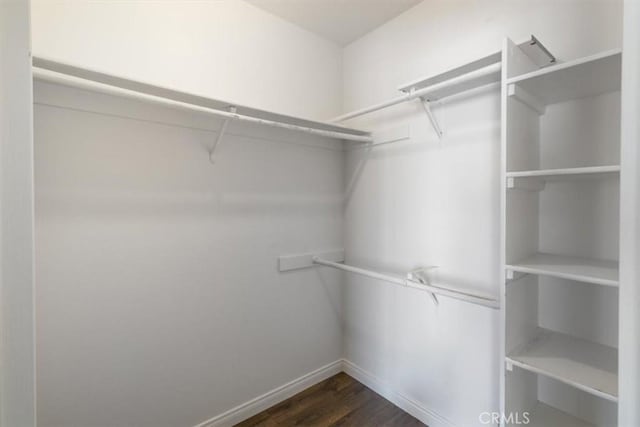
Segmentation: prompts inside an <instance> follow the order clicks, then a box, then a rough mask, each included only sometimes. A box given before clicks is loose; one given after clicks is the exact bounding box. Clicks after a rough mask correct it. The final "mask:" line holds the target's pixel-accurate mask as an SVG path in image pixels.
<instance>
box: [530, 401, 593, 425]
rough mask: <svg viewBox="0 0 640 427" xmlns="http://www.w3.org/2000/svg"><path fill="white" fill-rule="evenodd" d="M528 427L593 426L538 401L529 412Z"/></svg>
mask: <svg viewBox="0 0 640 427" xmlns="http://www.w3.org/2000/svg"><path fill="white" fill-rule="evenodd" d="M529 420H530V422H529V424H527V426H528V427H595V426H594V425H593V424H591V423H588V422H586V421H584V420H581V419H579V418H576V417H574V416H573V415H570V414H567V413H566V412H563V411H561V410H559V409H556V408H554V407H553V406H549V405H546V404H544V403H542V402H538V403H537V404H536V406H535V408H534V409H533V411H531V413H530V414H529Z"/></svg>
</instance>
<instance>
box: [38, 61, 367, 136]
mask: <svg viewBox="0 0 640 427" xmlns="http://www.w3.org/2000/svg"><path fill="white" fill-rule="evenodd" d="M33 77H34V78H36V79H39V80H43V81H47V82H51V83H56V84H60V85H63V86H70V87H77V88H80V89H85V90H90V91H93V92H100V93H105V94H107V95H115V96H120V97H125V98H130V99H135V100H139V101H145V102H151V103H155V104H160V105H163V106H166V107H171V108H177V109H181V110H188V111H197V112H200V113H206V114H210V115H213V116H218V117H224V118H227V119H231V120H238V121H241V122H247V123H254V124H259V125H265V126H270V127H275V128H281V129H288V130H293V131H298V132H304V133H309V134H312V135H318V136H325V137H329V138H337V139H344V140H349V141H358V142H372V141H373V138H371V137H370V136H366V135H352V134H348V133H343V132H337V131H330V130H323V129H316V128H311V127H307V126H300V125H293V124H289V123H283V122H277V121H273V120H266V119H260V118H257V117H251V116H246V115H243V114H237V113H232V112H228V111H221V110H216V109H214V108H208V107H203V106H200V105H196V104H190V103H188V102H182V101H176V100H173V99H170V98H165V97H162V96H158V95H151V94H148V93H144V92H138V91H134V90H131V89H125V88H121V87H117V86H112V85H108V84H105V83H99V82H95V81H92V80H87V79H83V78H80V77H75V76H69V75H66V74H62V73H58V72H55V71H50V70H46V69H41V68H38V67H34V68H33Z"/></svg>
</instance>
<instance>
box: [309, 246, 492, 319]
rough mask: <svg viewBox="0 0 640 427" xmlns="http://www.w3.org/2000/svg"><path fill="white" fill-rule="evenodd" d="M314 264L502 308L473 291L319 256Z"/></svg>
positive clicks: (314, 260)
mask: <svg viewBox="0 0 640 427" xmlns="http://www.w3.org/2000/svg"><path fill="white" fill-rule="evenodd" d="M312 261H313V263H314V264H319V265H324V266H326V267H333V268H336V269H338V270H343V271H348V272H350V273H355V274H359V275H361V276H366V277H371V278H373V279H378V280H382V281H385V282H388V283H393V284H396V285H401V286H407V287H410V288H414V289H419V290H421V291H426V292H429V293H431V294H435V295H442V296H445V297H449V298H454V299H457V300H461V301H465V302H470V303H473V304H477V305H482V306H485V307H490V308H494V309H497V308H500V304H499V302H498V301H497V300H495V299H494V298H492V297H490V296H487V295H482V294H478V293H474V292H471V291H466V290H462V289H455V288H452V287H450V286H444V285H435V284H431V283H430V284H425V283H420V282H417V281H414V280H411V279H404V278H400V277H396V276H389V275H386V274H382V273H378V272H375V271H371V270H366V269H364V268H358V267H352V266H350V265H345V264H341V263H338V262H333V261H327V260H324V259H322V258H320V257H318V256H314V257H313V258H312Z"/></svg>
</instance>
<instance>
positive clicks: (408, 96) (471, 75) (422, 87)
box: [331, 35, 556, 130]
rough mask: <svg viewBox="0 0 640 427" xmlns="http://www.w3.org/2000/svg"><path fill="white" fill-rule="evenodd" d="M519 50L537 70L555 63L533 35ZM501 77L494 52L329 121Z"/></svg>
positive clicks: (434, 97) (435, 96)
mask: <svg viewBox="0 0 640 427" xmlns="http://www.w3.org/2000/svg"><path fill="white" fill-rule="evenodd" d="M518 47H519V48H520V49H521V50H523V52H525V54H526V55H527V56H528V57H529V59H530V60H531V62H532V63H533V64H535V65H537V66H538V67H540V68H542V67H547V66H549V65H552V64H554V63H555V62H556V58H555V57H554V56H553V55H552V54H551V52H549V50H548V49H547V48H546V47H545V46H544V45H543V44H542V43H540V40H538V39H537V38H536V37H535V36H534V35H531V37H530V38H529V39H528V40H526V41H523V42H522V43H519V44H518ZM501 75H502V51H497V52H494V53H492V54H490V55H487V56H485V57H482V58H480V59H477V60H475V61H471V62H469V63H467V64H464V65H461V66H459V67H456V68H452V69H450V70H447V71H445V72H443V73H440V74H437V75H435V76H431V77H428V78H423V79H420V80H417V81H413V82H411V83H409V84H406V85H403V86H401V87H400V88H399V90H400V91H401V92H403V93H404V95H401V96H398V97H396V98H393V99H390V100H388V101H385V102H381V103H379V104H375V105H372V106H369V107H366V108H362V109H360V110H356V111H353V112H350V113H347V114H343V115H341V116H338V117H336V118H334V119H332V120H331V122H332V123H338V122H343V121H345V120H349V119H353V118H355V117H359V116H362V115H365V114H368V113H372V112H374V111H378V110H382V109H384V108H387V107H391V106H393V105H397V104H401V103H403V102H407V101H411V100H413V99H417V98H420V99H421V101H423V102H430V101H434V100H437V99H441V98H445V97H447V96H452V95H455V94H458V93H462V92H465V91H468V90H471V89H475V88H478V87H482V86H486V85H488V84H492V83H498V82H500V79H501ZM436 130H437V129H436Z"/></svg>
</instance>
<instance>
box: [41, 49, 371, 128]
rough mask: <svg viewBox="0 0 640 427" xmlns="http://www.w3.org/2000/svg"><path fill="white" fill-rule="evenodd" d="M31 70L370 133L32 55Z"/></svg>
mask: <svg viewBox="0 0 640 427" xmlns="http://www.w3.org/2000/svg"><path fill="white" fill-rule="evenodd" d="M33 67H34V68H35V69H36V71H38V73H34V79H38V80H43V81H52V82H54V83H60V82H62V81H64V82H65V83H64V84H65V85H67V86H72V87H73V86H79V87H82V88H84V89H89V87H92V86H87V83H89V84H100V85H104V86H107V87H113V88H116V89H122V90H126V91H133V92H136V93H140V94H143V95H150V96H153V97H158V98H164V99H167V100H171V101H177V102H182V103H186V104H191V105H194V106H198V107H204V108H209V109H213V110H220V111H224V112H228V111H229V107H230V106H235V107H236V113H237V114H239V115H245V116H250V117H253V118H257V119H263V120H269V121H276V122H281V123H283V124H288V125H294V126H304V127H309V128H314V129H318V130H322V131H329V132H340V133H345V134H349V135H354V136H369V135H370V133H369V132H366V131H363V130H360V129H354V128H350V127H346V126H341V125H337V124H334V123H328V122H324V121H318V120H312V119H307V118H302V117H296V116H291V115H287V114H281V113H277V112H273V111H268V110H263V109H259V108H254V107H249V106H246V105H240V104H238V103H236V102H231V101H225V100H221V99H215V98H209V97H205V96H202V95H198V94H194V93H190V92H185V91H180V90H176V89H171V88H167V87H164V86H159V85H155V84H151V83H146V82H142V81H139V80H134V79H130V78H127V77H122V76H118V75H115V74H111V73H106V72H102V71H98V70H93V69H89V68H86V67H81V66H77V65H72V64H67V63H64V62H60V61H56V60H52V59H48V58H43V57H38V56H34V57H33ZM94 89H95V88H94Z"/></svg>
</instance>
